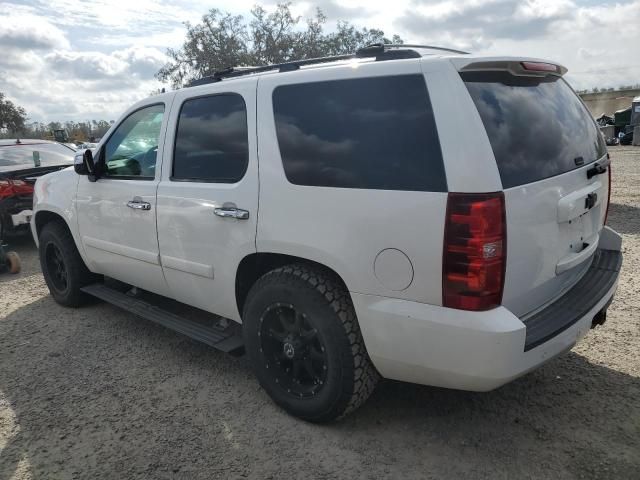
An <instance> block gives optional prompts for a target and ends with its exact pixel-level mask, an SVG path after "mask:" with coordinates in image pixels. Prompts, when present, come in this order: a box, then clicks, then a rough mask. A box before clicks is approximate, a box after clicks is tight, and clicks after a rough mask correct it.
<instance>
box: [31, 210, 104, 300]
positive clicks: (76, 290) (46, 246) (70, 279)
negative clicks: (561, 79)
mask: <svg viewBox="0 0 640 480" xmlns="http://www.w3.org/2000/svg"><path fill="white" fill-rule="evenodd" d="M39 243H40V249H39V253H40V266H41V268H42V273H43V275H44V279H45V282H46V283H47V286H48V287H49V291H50V292H51V296H52V297H53V298H54V300H55V301H56V302H58V303H59V304H60V305H64V306H67V307H77V306H80V305H82V304H84V303H86V302H87V300H88V299H89V298H90V297H89V296H88V295H86V294H85V293H83V292H81V291H80V289H81V288H82V287H84V286H86V285H89V284H90V283H94V282H96V281H97V280H98V278H99V277H98V276H97V275H95V274H93V273H91V272H90V271H89V270H88V269H87V267H86V265H85V264H84V262H83V261H82V257H80V254H79V253H78V249H77V248H76V244H75V242H74V240H73V237H72V236H71V233H70V232H69V230H68V229H67V228H66V226H65V225H63V224H61V223H60V222H51V223H48V224H46V225H45V226H44V228H43V229H42V232H41V233H40V237H39Z"/></svg>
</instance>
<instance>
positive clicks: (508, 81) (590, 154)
mask: <svg viewBox="0 0 640 480" xmlns="http://www.w3.org/2000/svg"><path fill="white" fill-rule="evenodd" d="M461 76H462V79H463V80H464V82H465V85H466V86H467V89H468V90H469V93H470V94H471V98H472V99H473V101H474V103H475V105H476V107H477V109H478V113H480V117H481V118H482V122H483V123H484V127H485V129H486V131H487V135H488V136H489V141H490V142H491V146H492V148H493V153H494V155H495V157H496V162H497V164H498V170H499V171H500V177H501V179H502V185H503V187H504V188H509V187H514V186H518V185H524V184H527V183H532V182H535V181H537V180H542V179H544V178H549V177H552V176H555V175H560V174H561V173H565V172H568V171H570V170H573V169H576V168H578V167H580V166H582V165H586V164H588V163H591V162H594V161H596V160H598V159H599V158H601V157H602V156H603V155H604V154H605V153H606V150H605V145H604V141H603V139H602V135H600V132H599V131H598V129H597V128H596V125H595V122H594V120H593V118H591V115H590V114H589V112H588V110H587V109H586V107H585V106H584V105H583V104H582V102H581V101H580V99H579V98H578V96H577V95H576V94H575V93H574V92H573V90H572V89H571V87H569V85H568V84H567V83H566V82H565V81H564V80H563V79H562V78H560V77H557V76H552V75H549V76H547V77H543V78H539V77H516V76H513V75H511V74H510V73H508V72H466V73H462V74H461Z"/></svg>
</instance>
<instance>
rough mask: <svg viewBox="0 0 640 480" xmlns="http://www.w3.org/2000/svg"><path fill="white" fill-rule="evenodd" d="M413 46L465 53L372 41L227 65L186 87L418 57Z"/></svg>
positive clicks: (455, 51)
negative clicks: (336, 50)
mask: <svg viewBox="0 0 640 480" xmlns="http://www.w3.org/2000/svg"><path fill="white" fill-rule="evenodd" d="M413 48H428V49H432V50H442V51H445V52H452V53H460V54H466V53H467V52H462V51H460V50H453V49H451V48H444V47H433V46H429V45H405V44H383V43H374V44H371V45H367V46H366V47H362V48H360V49H358V50H357V51H356V53H350V54H345V55H333V56H328V57H318V58H307V59H303V60H294V61H292V62H284V63H274V64H273V65H263V66H260V67H228V68H225V69H223V70H219V71H217V72H214V73H213V75H209V76H206V77H202V78H199V79H197V80H193V81H191V83H189V85H188V87H195V86H198V85H205V84H208V83H215V82H219V81H221V80H222V79H223V78H235V77H240V76H243V75H250V74H254V73H263V72H270V71H273V70H278V71H280V72H290V71H293V70H298V69H299V68H300V67H304V66H307V65H317V64H321V63H329V62H337V61H340V60H352V59H355V58H374V57H375V59H376V60H377V61H379V60H399V59H404V58H420V56H421V55H420V53H418V52H417V51H415V50H413Z"/></svg>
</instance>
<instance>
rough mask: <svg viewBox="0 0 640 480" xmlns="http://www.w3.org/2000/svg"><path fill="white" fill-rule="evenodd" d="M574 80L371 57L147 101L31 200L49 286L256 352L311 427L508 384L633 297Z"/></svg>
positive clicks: (68, 300) (559, 72)
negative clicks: (439, 391)
mask: <svg viewBox="0 0 640 480" xmlns="http://www.w3.org/2000/svg"><path fill="white" fill-rule="evenodd" d="M434 52H435V53H434ZM565 72H566V69H565V68H564V67H561V66H558V65H556V64H553V63H549V62H545V61H541V60H535V59H524V58H505V57H477V56H473V55H462V54H459V53H456V52H451V51H447V50H446V49H444V51H443V49H433V48H431V49H422V48H418V47H414V46H411V45H408V46H382V45H374V46H371V47H367V48H365V49H363V50H360V51H359V52H358V53H357V54H355V55H352V56H341V57H332V58H328V59H316V60H304V61H301V62H293V63H288V64H282V65H272V66H267V67H260V68H256V69H253V70H247V69H242V70H227V71H224V72H221V73H219V74H216V75H214V76H212V77H208V78H204V79H202V80H199V81H197V82H194V84H192V86H191V87H190V88H183V89H180V90H178V91H175V92H170V93H165V94H162V95H157V96H154V97H152V98H149V99H147V100H144V101H142V102H139V103H137V104H136V105H134V106H132V107H131V108H130V109H129V110H128V111H127V112H125V114H124V115H123V117H122V118H121V119H120V120H119V121H118V122H116V123H115V124H114V126H113V127H112V128H111V129H110V131H109V132H108V133H107V134H106V135H105V136H104V138H103V140H102V141H101V142H100V144H99V145H98V148H97V150H96V152H95V155H93V154H91V153H90V152H91V151H90V150H88V151H86V152H85V153H84V155H83V156H77V157H76V168H75V170H76V171H75V172H74V171H73V170H66V171H62V172H57V173H54V174H51V175H47V176H45V177H43V178H40V179H39V180H38V182H37V183H36V188H35V200H34V205H35V214H34V217H33V219H32V222H31V227H32V231H33V236H34V238H35V239H36V242H38V244H39V248H40V260H41V265H42V270H43V273H44V277H45V279H46V281H47V285H48V286H49V289H50V291H51V294H52V295H53V297H54V299H55V300H56V301H57V302H59V303H60V304H62V305H68V306H78V305H80V304H82V302H83V300H85V298H86V297H87V296H88V295H93V296H96V297H99V298H102V299H104V300H106V301H108V302H111V303H113V304H115V305H118V306H120V307H122V308H124V309H127V310H129V311H131V312H134V313H136V314H138V315H140V316H142V317H145V318H148V319H150V320H154V321H156V322H158V323H160V324H162V325H165V326H167V327H169V328H173V329H175V330H177V331H179V332H182V333H184V334H185V335H188V336H190V337H193V338H196V339H198V340H200V341H203V342H205V343H207V344H209V345H212V346H215V347H217V348H219V349H221V350H223V351H227V352H238V351H241V350H242V349H244V350H246V353H247V354H248V356H249V359H250V361H251V364H252V366H253V368H254V370H255V373H256V375H257V377H258V379H259V381H260V384H261V385H262V386H263V387H264V388H265V390H266V391H267V392H268V393H269V395H270V396H271V397H272V398H273V399H274V401H275V402H276V403H277V404H278V405H280V406H282V407H283V408H284V409H286V410H287V411H288V412H290V413H292V414H293V415H297V416H299V417H300V418H303V419H306V420H310V421H317V422H321V421H328V420H332V419H335V418H337V417H340V416H342V415H344V414H346V413H348V412H350V411H352V410H354V409H355V408H357V407H358V406H359V405H361V404H362V403H363V402H364V401H365V400H366V399H367V397H368V396H369V395H370V394H371V392H372V391H373V388H374V387H375V385H376V382H377V381H378V379H379V377H380V376H382V377H385V378H390V379H395V380H402V381H407V382H415V383H421V384H426V385H436V386H440V387H447V388H456V389H465V390H474V391H486V390H491V389H494V388H496V387H498V386H500V385H503V384H505V383H507V382H509V381H511V380H513V379H514V378H517V377H519V376H521V375H523V374H525V373H526V372H528V371H530V370H532V369H534V368H536V367H538V366H540V365H541V364H543V363H545V362H547V361H548V360H550V359H551V358H553V357H555V356H557V355H559V354H561V353H563V352H566V351H567V350H569V349H570V348H571V347H572V346H573V345H574V344H575V343H576V342H577V341H578V340H579V339H580V338H581V337H583V336H584V335H585V334H586V333H587V332H588V330H589V329H590V328H591V327H592V326H595V325H596V324H599V323H603V322H604V320H605V318H606V310H607V307H608V305H609V303H610V302H611V300H612V298H613V295H614V292H615V290H616V286H617V280H618V274H619V270H620V266H621V262H622V256H621V253H620V247H621V237H620V235H618V234H617V233H616V232H614V231H613V230H611V229H610V228H608V227H606V226H605V223H606V216H607V210H608V206H609V191H610V180H611V178H610V169H609V167H608V165H609V158H608V154H607V152H606V148H605V145H604V141H603V139H602V136H601V135H600V134H599V131H598V128H597V126H596V124H595V122H594V120H593V119H592V118H591V116H590V114H589V112H588V111H587V110H586V108H585V107H584V105H583V104H582V103H581V101H580V99H579V98H578V97H577V95H576V94H575V93H574V92H573V90H572V89H571V88H570V87H569V86H568V84H567V83H566V82H565V81H564V80H563V78H562V76H563V74H564V73H565ZM114 280H116V281H114Z"/></svg>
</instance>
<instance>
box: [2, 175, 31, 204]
mask: <svg viewBox="0 0 640 480" xmlns="http://www.w3.org/2000/svg"><path fill="white" fill-rule="evenodd" d="M32 194H33V185H31V184H29V183H27V182H25V181H24V180H0V199H3V198H9V197H15V196H19V195H32Z"/></svg>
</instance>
